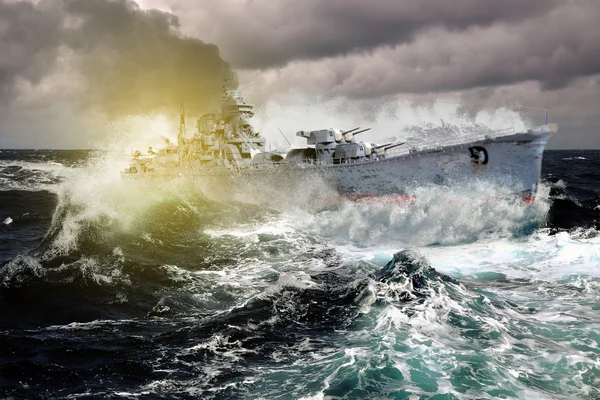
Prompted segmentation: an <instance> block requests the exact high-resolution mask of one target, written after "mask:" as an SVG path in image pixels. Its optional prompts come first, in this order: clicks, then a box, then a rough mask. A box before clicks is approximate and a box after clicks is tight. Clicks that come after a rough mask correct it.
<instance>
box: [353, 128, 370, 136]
mask: <svg viewBox="0 0 600 400" xmlns="http://www.w3.org/2000/svg"><path fill="white" fill-rule="evenodd" d="M370 130H371V128H367V129H363V130H362V131H358V132H354V133H353V135H354V136H356V135H358V134H359V133H363V132H366V131H370Z"/></svg>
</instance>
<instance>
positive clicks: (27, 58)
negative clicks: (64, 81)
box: [0, 1, 62, 102]
mask: <svg viewBox="0 0 600 400" xmlns="http://www.w3.org/2000/svg"><path fill="white" fill-rule="evenodd" d="M47 6H48V7H47ZM61 21H62V15H61V13H60V12H59V11H57V10H56V9H55V8H54V7H51V6H50V5H49V4H47V3H41V4H40V5H34V4H32V3H29V2H17V3H12V2H11V3H6V2H1V1H0V101H2V102H7V101H9V100H10V99H11V98H12V97H13V96H14V94H15V93H14V89H15V86H16V84H17V82H18V81H19V80H20V79H22V80H26V81H29V82H32V83H34V84H35V83H39V82H40V80H41V79H42V78H43V77H44V76H46V75H47V74H48V73H49V72H50V71H51V70H52V69H53V67H54V66H55V61H56V58H57V54H58V46H59V45H60V42H61V31H60V26H61Z"/></svg>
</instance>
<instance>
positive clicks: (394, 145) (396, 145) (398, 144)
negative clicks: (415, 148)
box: [384, 142, 406, 150]
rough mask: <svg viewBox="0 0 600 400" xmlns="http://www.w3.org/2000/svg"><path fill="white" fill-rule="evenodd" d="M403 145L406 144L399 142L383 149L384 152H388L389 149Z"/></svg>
mask: <svg viewBox="0 0 600 400" xmlns="http://www.w3.org/2000/svg"><path fill="white" fill-rule="evenodd" d="M404 143H406V142H400V143H395V144H392V145H391V146H386V147H384V150H390V149H393V148H395V147H398V146H402V145H403V144H404Z"/></svg>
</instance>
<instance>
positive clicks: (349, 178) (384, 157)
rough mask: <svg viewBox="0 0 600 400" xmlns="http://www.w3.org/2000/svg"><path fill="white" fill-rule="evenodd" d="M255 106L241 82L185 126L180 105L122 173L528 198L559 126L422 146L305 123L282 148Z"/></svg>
mask: <svg viewBox="0 0 600 400" xmlns="http://www.w3.org/2000/svg"><path fill="white" fill-rule="evenodd" d="M253 115H254V108H253V106H252V104H249V103H248V102H247V101H246V100H245V99H244V97H243V96H242V95H241V93H240V92H239V91H238V90H236V89H231V88H227V87H224V89H223V95H222V99H221V110H220V113H208V114H204V115H202V116H201V117H200V118H198V119H196V124H195V125H196V126H195V132H194V134H193V135H188V134H187V128H186V120H187V118H186V115H185V109H184V108H183V106H182V107H181V115H180V124H179V131H178V137H177V143H172V142H171V141H169V140H168V139H166V140H165V142H166V143H165V146H164V147H163V148H160V149H156V150H155V149H152V148H151V147H150V148H148V151H147V152H146V153H142V152H141V151H135V152H134V153H133V155H132V158H131V161H130V164H129V166H128V167H127V168H126V169H125V170H124V171H122V177H123V178H124V179H126V180H129V179H136V180H137V179H168V180H170V179H179V178H184V179H186V178H189V179H193V180H194V181H198V182H200V183H203V184H207V185H211V186H212V187H215V186H216V187H219V188H221V189H224V190H225V191H226V192H231V193H257V192H264V190H266V189H267V188H268V189H270V190H274V191H276V192H279V193H281V192H286V191H290V190H291V188H292V187H295V188H296V189H295V190H298V188H300V190H302V187H308V186H311V185H314V182H317V181H319V182H323V183H325V185H326V187H327V188H331V189H333V191H335V192H337V194H339V195H342V196H344V197H346V198H349V199H363V198H371V197H375V196H400V197H402V196H410V195H411V189H414V188H415V187H421V186H430V185H436V186H437V185H445V186H455V185H461V184H465V183H472V182H478V181H485V182H486V183H488V184H489V183H491V184H493V185H499V186H502V187H506V188H508V189H509V190H510V192H511V193H514V194H516V195H519V196H522V197H523V199H524V200H525V201H527V202H531V201H533V200H534V199H535V194H536V191H537V188H538V184H539V180H540V172H541V165H542V155H543V151H544V147H545V145H546V143H547V141H548V139H549V137H550V136H551V135H552V134H553V133H555V132H557V130H558V129H557V125H556V124H549V123H548V118H547V113H546V122H545V124H543V125H540V126H536V127H533V128H531V129H527V130H525V131H522V132H518V131H514V130H503V131H493V132H492V131H483V132H481V133H480V135H479V137H477V138H476V139H475V140H469V141H463V142H460V143H451V144H447V145H439V144H434V145H431V146H419V147H416V146H410V145H409V144H407V143H405V142H403V141H399V142H390V143H383V144H376V143H371V142H369V141H366V140H359V138H362V137H363V136H364V135H365V133H366V132H367V131H368V130H369V129H361V128H352V129H346V130H342V129H320V130H313V131H305V130H300V131H298V132H297V133H296V135H297V136H299V137H302V138H304V139H306V146H305V147H301V148H292V149H291V150H289V151H287V152H278V151H270V150H269V149H268V147H267V141H266V139H265V138H264V137H263V136H262V135H261V134H260V133H259V132H257V131H256V130H255V128H254V127H253V125H252V124H251V118H252V117H253ZM360 135H363V136H360ZM190 136H191V137H190Z"/></svg>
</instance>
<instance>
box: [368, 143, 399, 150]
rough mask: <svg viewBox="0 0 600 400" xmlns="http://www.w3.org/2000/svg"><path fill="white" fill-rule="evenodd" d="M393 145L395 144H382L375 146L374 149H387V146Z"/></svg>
mask: <svg viewBox="0 0 600 400" xmlns="http://www.w3.org/2000/svg"><path fill="white" fill-rule="evenodd" d="M392 144H394V143H386V144H380V145H379V146H375V147H373V148H374V149H381V148H382V147H387V146H390V145H392Z"/></svg>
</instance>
